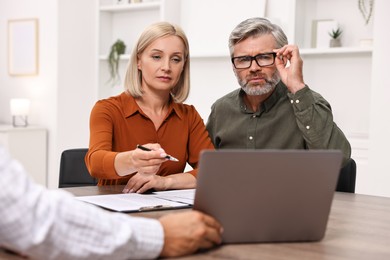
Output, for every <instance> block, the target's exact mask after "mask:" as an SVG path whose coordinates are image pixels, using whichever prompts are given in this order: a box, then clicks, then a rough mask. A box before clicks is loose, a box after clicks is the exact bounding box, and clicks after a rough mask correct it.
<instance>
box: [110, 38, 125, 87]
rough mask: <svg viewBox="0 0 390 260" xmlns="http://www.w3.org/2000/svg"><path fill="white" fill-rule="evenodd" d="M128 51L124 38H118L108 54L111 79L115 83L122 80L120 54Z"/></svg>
mask: <svg viewBox="0 0 390 260" xmlns="http://www.w3.org/2000/svg"><path fill="white" fill-rule="evenodd" d="M125 51H126V44H125V43H124V42H123V41H122V40H119V39H118V40H117V41H116V42H115V43H114V44H113V45H112V46H111V50H110V53H109V54H108V68H109V70H110V80H111V81H112V83H113V84H114V83H115V82H117V81H119V80H120V76H119V60H120V56H121V55H122V54H124V53H125Z"/></svg>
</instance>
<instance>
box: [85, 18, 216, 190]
mask: <svg viewBox="0 0 390 260" xmlns="http://www.w3.org/2000/svg"><path fill="white" fill-rule="evenodd" d="M189 73H190V64H189V45H188V40H187V37H186V35H185V34H184V32H183V31H182V29H181V28H179V27H178V26H175V25H172V24H170V23H167V22H160V23H156V24H153V25H151V26H149V27H148V28H146V30H145V31H144V32H143V33H142V34H141V36H140V38H139V40H138V42H137V44H136V45H135V47H134V50H133V52H132V55H131V58H130V62H129V65H128V69H127V72H126V78H125V91H124V92H123V93H121V94H120V95H118V96H114V97H110V98H108V99H104V100H100V101H98V102H97V103H96V104H95V106H94V108H93V110H92V112H91V117H90V145H89V151H88V154H87V155H86V158H85V159H86V164H87V167H88V169H89V171H90V174H91V175H92V176H93V177H96V178H98V180H99V181H98V185H110V184H126V186H125V188H124V192H137V193H143V192H145V191H147V190H149V189H152V188H153V189H155V190H168V189H185V188H195V185H196V173H197V170H196V167H197V164H198V160H199V153H200V152H201V150H203V149H213V145H212V143H211V140H210V138H209V136H208V132H207V130H206V128H205V125H204V123H203V120H202V118H201V117H200V115H199V114H198V112H197V111H196V109H195V108H194V107H193V106H190V105H185V104H183V103H182V102H184V101H185V100H186V98H187V97H188V94H189V90H190V76H189ZM137 145H142V147H144V148H147V149H139V148H137ZM142 147H141V148H142ZM145 150H150V151H145ZM168 154H169V155H170V156H172V157H174V158H177V159H178V161H172V160H169V159H167V155H168ZM168 158H171V157H168ZM186 163H188V164H189V165H191V166H192V167H193V168H194V170H192V171H189V172H186V173H184V172H183V171H184V169H185V166H186Z"/></svg>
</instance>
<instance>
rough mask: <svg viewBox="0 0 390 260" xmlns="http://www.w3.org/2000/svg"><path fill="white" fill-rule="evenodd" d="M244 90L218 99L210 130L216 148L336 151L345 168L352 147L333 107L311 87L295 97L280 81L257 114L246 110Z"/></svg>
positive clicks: (214, 107)
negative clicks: (338, 125)
mask: <svg viewBox="0 0 390 260" xmlns="http://www.w3.org/2000/svg"><path fill="white" fill-rule="evenodd" d="M243 95H245V93H244V92H243V91H242V90H241V89H237V90H234V91H232V92H231V93H229V94H227V95H225V96H224V97H222V98H220V99H218V100H217V101H216V102H215V103H214V104H213V105H212V107H211V114H210V116H209V119H208V122H207V125H206V127H207V130H208V131H209V134H210V138H211V140H212V142H213V144H214V146H215V148H217V149H219V148H222V149H224V148H229V149H335V150H341V151H342V152H343V157H344V158H343V165H345V163H346V162H347V160H348V159H349V158H350V156H351V146H350V144H349V142H348V140H347V138H346V137H345V135H344V133H343V132H342V131H341V130H340V129H339V128H338V127H337V125H336V124H335V123H334V122H333V115H332V110H331V107H330V104H329V103H328V102H327V101H326V100H325V99H324V98H323V97H322V96H321V95H320V94H318V93H316V92H314V91H312V90H311V89H310V88H309V87H308V86H305V87H304V88H303V89H301V90H299V91H298V92H296V93H295V94H292V93H290V92H289V91H288V89H287V87H286V86H285V85H284V84H283V83H282V82H281V81H280V82H279V83H278V84H277V86H276V88H275V90H274V92H273V93H272V95H271V96H270V97H269V98H268V99H267V100H265V101H264V102H263V103H262V104H261V105H260V109H258V111H257V112H253V111H252V110H251V108H250V107H247V106H246V104H245V102H244V99H243Z"/></svg>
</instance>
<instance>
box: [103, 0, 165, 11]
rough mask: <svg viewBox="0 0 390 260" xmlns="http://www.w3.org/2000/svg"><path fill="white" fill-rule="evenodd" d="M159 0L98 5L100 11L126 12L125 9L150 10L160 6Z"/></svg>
mask: <svg viewBox="0 0 390 260" xmlns="http://www.w3.org/2000/svg"><path fill="white" fill-rule="evenodd" d="M160 6H161V3H160V1H155V2H147V3H146V2H145V3H134V4H118V5H103V6H101V7H100V11H102V12H112V13H114V12H127V11H133V10H134V11H139V10H150V9H158V8H160Z"/></svg>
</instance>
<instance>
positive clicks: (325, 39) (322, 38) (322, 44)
mask: <svg viewBox="0 0 390 260" xmlns="http://www.w3.org/2000/svg"><path fill="white" fill-rule="evenodd" d="M337 27H338V23H337V21H335V20H331V19H329V20H313V22H312V38H311V39H312V41H311V47H312V48H329V41H330V36H329V32H331V31H332V30H335V29H337Z"/></svg>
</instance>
